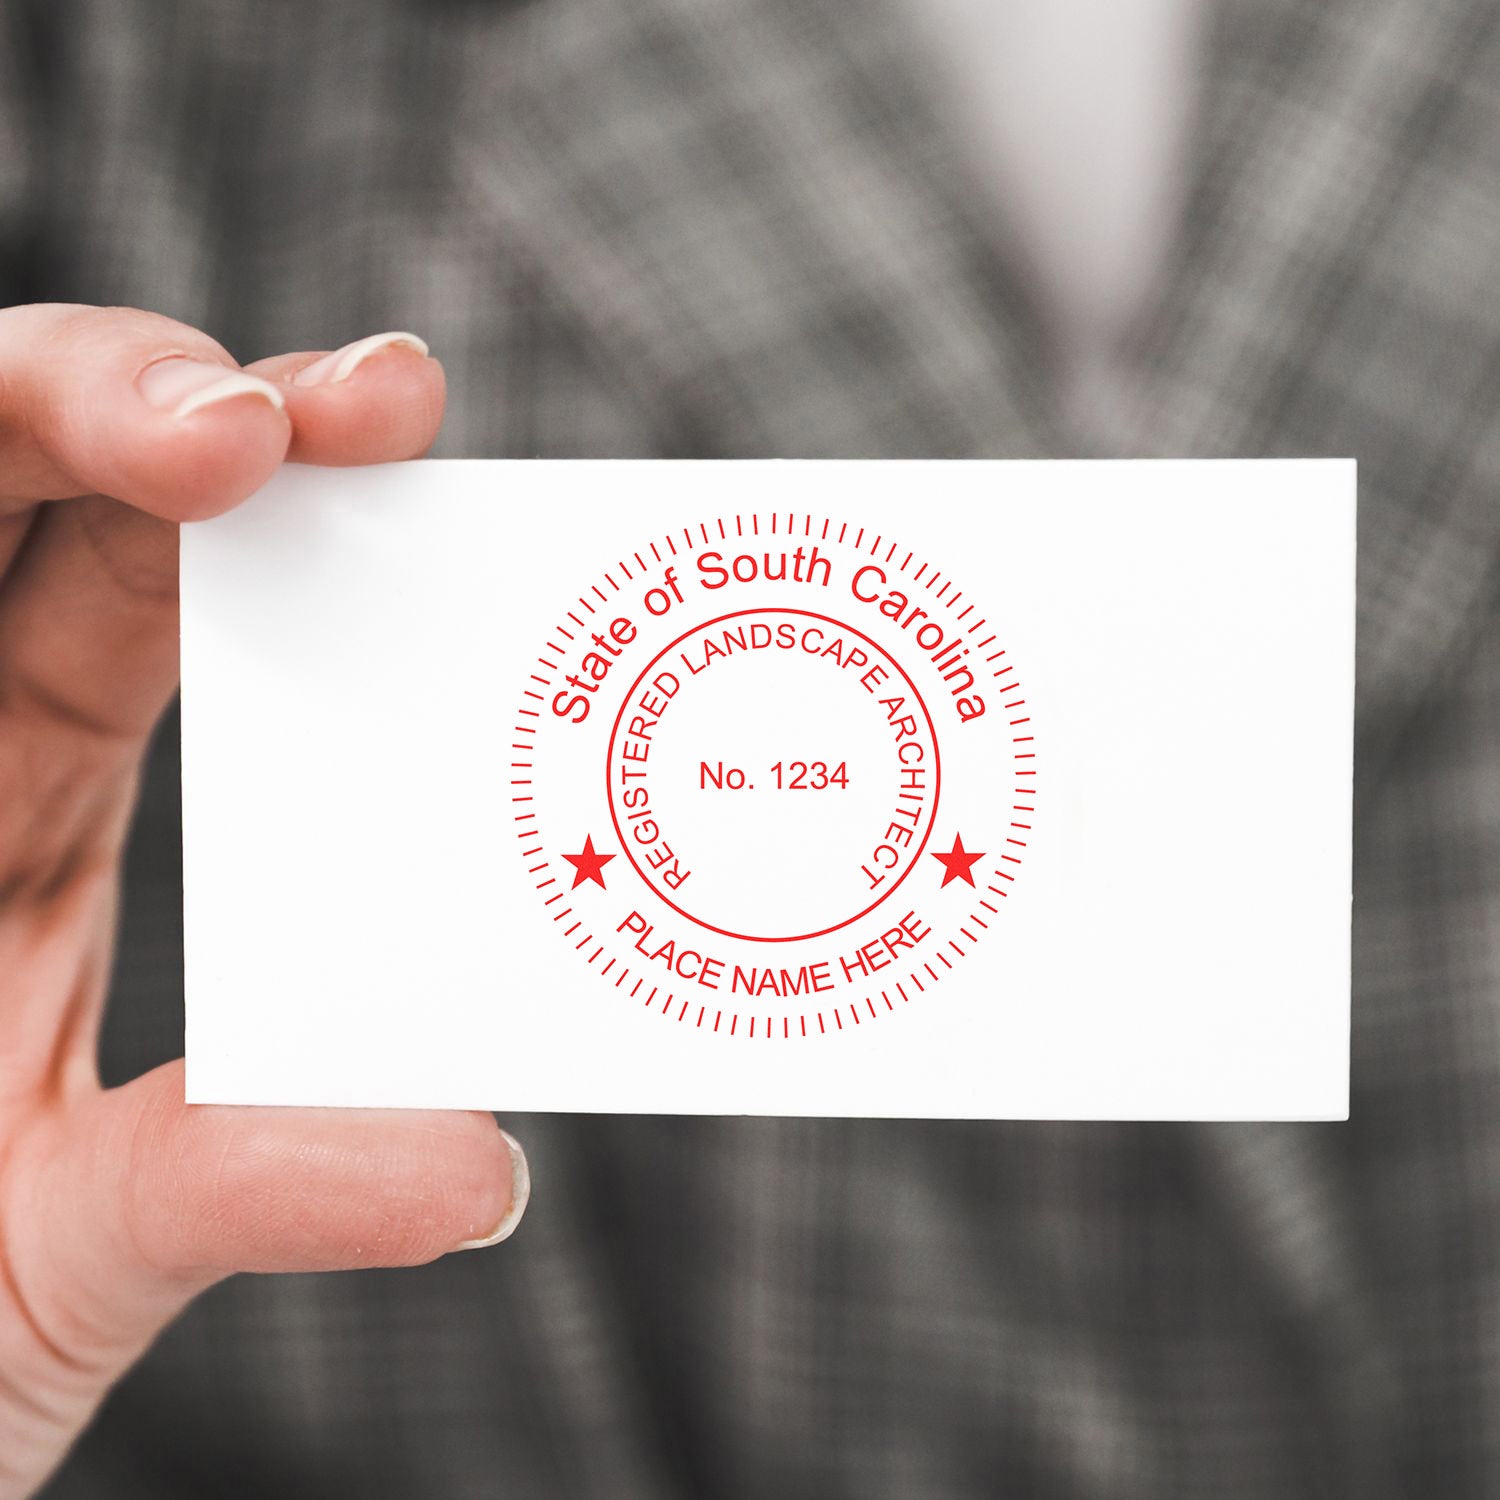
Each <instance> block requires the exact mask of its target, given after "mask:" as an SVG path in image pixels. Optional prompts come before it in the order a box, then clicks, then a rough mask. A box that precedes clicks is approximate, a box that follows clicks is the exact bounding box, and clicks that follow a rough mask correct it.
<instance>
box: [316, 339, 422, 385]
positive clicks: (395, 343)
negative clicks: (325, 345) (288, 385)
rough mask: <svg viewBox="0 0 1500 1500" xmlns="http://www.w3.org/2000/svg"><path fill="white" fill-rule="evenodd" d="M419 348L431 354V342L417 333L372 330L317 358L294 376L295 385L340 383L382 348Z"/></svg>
mask: <svg viewBox="0 0 1500 1500" xmlns="http://www.w3.org/2000/svg"><path fill="white" fill-rule="evenodd" d="M392 348H401V349H415V350H416V351H417V353H418V354H423V355H425V354H426V353H427V343H426V341H425V340H424V339H419V338H418V337H417V336H416V334H414V333H372V334H371V335H370V336H369V338H367V339H356V340H355V341H354V342H353V343H352V344H345V345H344V347H343V348H342V349H335V350H334V351H333V353H332V354H325V355H324V356H323V357H322V359H315V360H314V361H313V362H312V363H311V364H310V365H309V366H308V367H307V368H306V369H305V370H298V371H297V373H296V374H295V375H294V376H292V384H293V385H337V384H338V383H339V381H341V380H347V379H348V378H349V377H350V376H351V375H352V374H353V373H354V372H355V371H356V370H357V369H358V368H359V367H360V366H361V365H362V364H364V362H365V361H366V360H367V359H368V358H369V357H370V356H371V355H372V354H376V353H378V352H379V351H380V350H382V349H392Z"/></svg>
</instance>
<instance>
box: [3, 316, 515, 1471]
mask: <svg viewBox="0 0 1500 1500" xmlns="http://www.w3.org/2000/svg"><path fill="white" fill-rule="evenodd" d="M442 411H443V372H442V368H441V367H440V366H439V365H438V364H437V362H436V361H435V360H432V359H429V358H427V357H426V351H425V349H424V348H423V347H421V345H420V341H419V340H415V339H412V338H410V337H409V336H403V335H390V336H384V337H383V338H375V339H368V340H364V341H362V342H361V343H360V344H354V345H350V346H348V348H347V349H346V350H343V351H339V352H338V353H337V354H334V355H326V356H325V355H320V354H318V353H303V354H286V355H281V356H279V357H277V358H275V359H268V360H263V361H261V362H260V363H259V364H257V365H254V366H252V367H251V368H250V370H249V371H241V370H240V368H239V366H238V365H236V364H235V362H234V361H233V360H232V359H231V358H230V356H229V355H228V354H226V353H225V352H224V350H223V349H221V348H220V347H219V345H218V344H216V343H215V342H214V341H213V340H212V339H210V338H208V337H207V336H206V335H204V334H202V333H199V332H197V331H196V330H195V329H192V328H188V327H185V326H184V325H182V324H180V323H175V322H172V321H171V320H169V319H167V318H162V317H157V316H155V315H153V314H150V313H144V312H137V311H133V310H130V309H120V308H111V309H103V308H88V307H62V306H46V307H17V308H8V309H4V310H0V1500H12V1497H15V1496H20V1495H25V1494H28V1493H30V1492H31V1491H32V1489H34V1488H35V1487H36V1486H37V1485H39V1484H40V1483H41V1481H42V1480H43V1479H44V1478H45V1477H46V1475H47V1474H48V1473H49V1472H50V1471H51V1470H52V1469H53V1467H54V1466H55V1465H56V1464H57V1462H58V1461H59V1459H60V1458H61V1457H62V1455H63V1454H64V1453H65V1452H66V1450H67V1447H68V1445H69V1443H70V1442H71V1441H72V1439H73V1438H74V1437H75V1436H76V1435H77V1433H78V1432H79V1430H80V1429H81V1428H82V1427H83V1426H84V1424H85V1423H86V1422H87V1421H88V1420H89V1417H90V1415H91V1413H92V1412H93V1411H94V1408H95V1407H96V1406H97V1404H98V1402H99V1400H100V1398H101V1397H102V1395H103V1394H104V1392H105V1391H106V1390H107V1389H108V1387H109V1385H110V1384H111V1382H113V1381H114V1380H116V1379H117V1378H118V1377H119V1375H120V1374H121V1373H122V1372H123V1371H124V1370H125V1369H126V1368H127V1366H129V1365H130V1363H131V1362H132V1361H133V1360H135V1359H136V1358H137V1357H138V1356H139V1355H140V1354H141V1352H142V1351H143V1350H144V1349H145V1348H146V1346H147V1344H148V1343H149V1342H150V1340H151V1339H152V1338H153V1337H154V1336H155V1334H156V1333H157V1331H158V1330H159V1329H160V1328H161V1327H162V1326H163V1324H165V1323H166V1322H167V1321H168V1320H169V1319H171V1318H172V1317H173V1316H174V1315H175V1314H176V1313H177V1312H178V1311H179V1310H180V1309H181V1308H182V1306H183V1305H184V1303H186V1302H187V1300H188V1299H189V1298H191V1297H192V1296H194V1295H195V1294H197V1293H198V1292H200V1291H202V1290H203V1289H204V1288H205V1287H207V1286H209V1285H210V1284H212V1283H213V1282H214V1281H216V1280H218V1279H220V1278H221V1277H223V1276H226V1275H228V1274H229V1273H231V1272H233V1271H302V1270H323V1269H335V1268H344V1267H354V1266H369V1265H379V1266H395V1265H413V1264H417V1263H420V1262H423V1261H428V1260H432V1259H435V1258H436V1257H437V1256H439V1255H442V1254H444V1253H445V1252H446V1251H450V1250H454V1249H461V1248H467V1247H468V1246H469V1245H472V1244H478V1243H493V1242H494V1241H495V1240H497V1239H500V1238H504V1236H505V1235H506V1234H508V1233H509V1232H510V1230H511V1229H512V1228H514V1226H515V1223H516V1220H517V1219H518V1218H519V1216H520V1212H521V1210H522V1209H523V1208H524V1206H525V1200H526V1193H527V1177H526V1173H525V1159H524V1157H522V1156H521V1154H520V1151H519V1148H517V1147H515V1146H514V1143H513V1142H511V1141H510V1140H509V1137H507V1136H504V1135H503V1133H502V1132H501V1131H499V1130H498V1129H497V1128H496V1126H495V1124H494V1122H493V1120H491V1119H490V1117H489V1116H488V1115H483V1114H464V1113H428V1112H415V1111H412V1112H407V1111H374V1110H292V1109H228V1108H219V1107H212V1106H197V1107H194V1108H191V1109H189V1108H186V1107H185V1106H184V1104H183V1082H182V1067H181V1064H180V1063H173V1064H169V1065H168V1066H166V1067H162V1068H158V1069H157V1070H156V1071H155V1072H153V1073H150V1074H148V1075H146V1076H145V1077H144V1078H139V1079H137V1080H136V1081H135V1082H133V1083H130V1084H128V1085H126V1086H125V1087H123V1088H119V1089H111V1090H107V1091H106V1090H102V1089H101V1088H100V1086H99V1080H98V1075H97V1071H96V1067H95V1047H96V1038H97V1034H98V1027H99V1018H100V1013H101V1009H102V1005H103V997H104V990H105V985H106V982H107V979H108V974H109V965H110V950H111V945H112V939H113V925H114V916H115V909H116V905H117V901H118V893H119V880H120V856H121V850H122V846H123V844H124V840H125V834H126V829H127V825H128V823H129V819H130V812H131V806H132V802H133V799H134V795H135V788H136V783H137V777H138V773H139V770H140V765H141V759H142V755H143V753H144V750H145V746H146V742H147V738H148V736H149V734H150V731H151V729H152V726H153V725H154V724H155V723H156V721H157V719H158V718H159V716H160V715H161V713H162V710H163V709H164V708H165V706H166V705H167V703H168V701H169V700H170V698H171V696H172V693H173V690H174V688H175V685H176V679H177V523H179V522H182V521H191V520H198V519H201V518H203V517H207V516H212V515H215V514H217V513H219V512H221V511H224V510H227V509H229V508H230V507H231V506H233V505H236V504H237V503H238V502H239V501H241V500H243V499H244V498H245V497H246V496H247V495H249V494H251V493H252V492H253V491H254V490H256V489H258V488H259V487H260V486H261V485H262V484H264V483H265V481H266V480H267V479H268V478H269V477H270V476H271V474H272V472H273V471H274V470H275V469H276V467H277V465H279V464H280V463H281V462H282V461H283V460H284V459H287V458H292V459H296V460H299V461H302V462H307V463H318V464H361V463H375V462H381V461H385V460H390V459H402V458H410V457H414V456H415V455H417V454H420V453H422V452H424V451H425V450H426V448H427V447H428V445H429V444H430V443H431V441H432V439H433V437H434V435H435V434H436V432H437V428H438V423H439V421H440V420H441V418H442Z"/></svg>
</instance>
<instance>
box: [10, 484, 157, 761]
mask: <svg viewBox="0 0 1500 1500" xmlns="http://www.w3.org/2000/svg"><path fill="white" fill-rule="evenodd" d="M177 668H178V662H177V527H176V525H175V524H173V523H172V522H170V521H162V520H158V519H157V518H156V517H155V516H148V515H145V514H144V513H142V512H140V511H133V510H130V509H129V508H128V507H126V506H124V505H121V504H119V503H118V502H117V501H114V500H106V499H104V498H103V497H102V496H100V495H86V496H84V497H82V498H81V499H77V500H65V501H61V502H59V503H57V504H53V505H48V506H45V507H43V508H42V509H41V511H40V512H39V513H38V514H37V515H36V517H35V518H34V519H33V521H32V528H31V533H30V536H29V537H28V539H27V542H26V545H25V549H24V551H23V552H22V554H21V556H20V557H19V558H18V559H17V561H16V564H15V566H14V567H13V568H12V570H11V574H10V577H9V578H7V580H6V585H5V593H4V598H3V601H0V703H3V704H5V705H8V706H9V707H10V708H11V709H12V710H17V709H19V710H20V711H22V712H23V713H24V712H26V711H27V710H31V711H33V712H32V716H33V717H34V718H35V719H36V720H37V721H39V723H40V726H41V729H42V732H44V733H53V734H55V733H56V732H57V731H59V730H60V731H63V732H65V733H68V734H70V735H76V733H77V732H78V731H83V732H84V735H85V737H86V738H87V739H88V740H98V739H100V738H101V737H102V738H106V739H108V740H110V741H114V742H119V745H120V747H121V748H122V749H123V750H124V751H125V752H126V753H130V754H133V753H134V752H135V751H136V750H137V749H138V748H139V746H140V745H141V743H142V742H144V740H145V739H146V737H147V735H149V734H150V732H151V729H152V726H153V725H154V724H155V723H156V721H157V719H158V718H160V716H161V713H162V711H163V709H165V707H166V706H167V704H168V702H169V701H170V700H171V697H172V694H173V692H174V691H175V690H176V686H177ZM52 760H53V763H54V764H55V765H56V766H57V767H58V770H59V771H60V772H61V771H62V770H63V769H64V768H65V766H66V765H67V764H68V763H69V758H68V757H63V756H60V755H54V756H53V757H52Z"/></svg>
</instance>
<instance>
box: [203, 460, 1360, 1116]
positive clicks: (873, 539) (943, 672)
mask: <svg viewBox="0 0 1500 1500" xmlns="http://www.w3.org/2000/svg"><path fill="white" fill-rule="evenodd" d="M1354 480H1355V475H1354V465H1353V463H1352V462H1344V461H1307V462H1302V461H1298V462H1233V463H1188V462H1182V463H1113V462H1111V463H792V462H786V463H525V462H521V463H501V462H448V463H440V462H427V463H411V464H399V465H391V466H388V467H384V468H378V469H359V470H348V469H344V470H318V469H306V468H289V469H287V470H285V471H284V472H283V473H282V474H281V475H279V476H278V477H277V478H276V479H275V480H274V481H273V482H272V483H271V484H270V485H269V486H268V487H267V488H266V489H265V490H264V491H263V492H262V493H261V494H259V495H257V496H255V497H254V498H253V499H251V500H250V501H249V502H248V503H247V504H245V505H244V506H242V507H241V508H240V509H238V510H236V511H234V512H233V513H231V514H229V515H226V516H224V517H222V518H220V519H217V520H214V521H211V522H207V523H205V524H201V525H197V526H193V527H190V528H188V529H187V530H186V531H185V533H184V536H183V546H182V667H183V812H184V852H185V886H186V934H187V938H186V962H187V1006H188V1011H187V1024H188V1036H187V1063H188V1096H189V1098H190V1099H192V1100H194V1101H217V1102H231V1103H251V1104H254V1103H261V1104H273V1103H274V1104H331V1105H411V1106H457V1107H464V1108H482V1109H496V1110H507V1111H509V1110H578V1111H610V1112H614V1111H619V1112H636V1111H639V1112H652V1113H706V1114H740V1113H748V1114H767V1115H854V1116H949V1117H973V1118H986V1117H993V1118H1002V1117H1017V1118H1020V1117H1056V1118H1078V1119H1083V1118H1158V1119H1171V1118H1183V1119H1187V1118H1193V1119H1210V1118H1214V1119H1233V1118H1282V1119H1285V1118H1343V1117H1345V1116H1346V1114H1347V1109H1348V1059H1349V916H1350V847H1351V846H1350V838H1351V827H1350V819H1351V774H1352V741H1353V709H1354V679H1353V668H1354V531H1355V505H1354V488H1355V484H1354Z"/></svg>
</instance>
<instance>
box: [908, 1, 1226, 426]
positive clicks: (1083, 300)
mask: <svg viewBox="0 0 1500 1500" xmlns="http://www.w3.org/2000/svg"><path fill="white" fill-rule="evenodd" d="M905 3H906V4H907V5H908V6H909V7H910V9H911V12H912V15H913V19H914V21H915V24H916V25H917V26H918V27H919V28H920V30H921V32H922V34H923V35H924V36H926V37H927V38H928V39H929V41H930V43H931V45H932V48H933V54H934V57H935V59H936V60H937V63H938V65H939V66H940V68H941V69H942V70H943V71H944V72H945V74H946V75H947V80H948V81H949V82H951V84H952V88H951V90H945V91H944V92H945V97H947V98H949V99H950V100H951V106H952V109H953V111H954V116H955V122H956V124H957V126H958V128H959V130H960V132H961V135H962V137H963V139H964V140H965V141H966V142H967V143H968V144H969V146H970V149H971V150H972V152H973V154H974V159H975V165H976V169H977V176H978V179H979V181H980V182H981V183H982V184H984V185H985V186H986V187H987V188H988V189H989V195H990V199H991V207H992V209H993V211H994V213H995V215H996V222H997V227H998V231H999V232H1000V233H1001V234H1002V235H1004V236H1005V237H1006V239H1007V240H1008V242H1009V247H1010V250H1011V252H1012V254H1014V255H1015V257H1016V259H1017V261H1018V263H1019V264H1020V265H1021V267H1022V268H1023V270H1024V271H1025V272H1026V273H1027V274H1028V276H1029V280H1030V285H1031V288H1032V291H1033V293H1034V295H1035V296H1036V298H1037V301H1038V303H1039V305H1040V308H1041V310H1042V312H1043V314H1044V315H1045V316H1046V317H1047V318H1048V319H1049V320H1050V321H1051V324H1052V327H1053V331H1054V333H1055V336H1056V339H1057V344H1058V350H1059V355H1060V357H1061V359H1062V362H1063V368H1064V373H1065V376H1066V378H1067V380H1068V382H1069V385H1070V389H1071V394H1072V401H1073V404H1074V406H1075V408H1076V411H1077V414H1078V415H1079V416H1080V417H1081V418H1083V419H1084V420H1089V419H1090V418H1091V417H1092V416H1093V415H1094V414H1096V413H1100V412H1101V411H1104V410H1107V409H1108V407H1109V405H1110V389H1109V388H1110V384H1111V381H1112V378H1113V375H1114V360H1115V357H1116V353H1117V351H1118V348H1119V345H1120V341H1121V339H1122V337H1123V336H1124V334H1125V333H1126V331H1127V330H1128V328H1129V326H1130V323H1131V320H1132V318H1133V317H1134V316H1135V315H1136V314H1137V313H1138V312H1139V311H1140V309H1141V307H1142V305H1143V303H1144V302H1145V300H1146V298H1147V296H1148V295H1149V293H1150V292H1151V290H1152V288H1153V286H1154V284H1155V282H1156V279H1157V277H1158V275H1159V274H1160V272H1161V270H1162V268H1163V262H1164V258H1165V255H1166V252H1167V249H1168V247H1169V246H1170V244H1171V241H1172V237H1173V235H1174V233H1175V230H1176V224H1177V219H1178V214H1179V210H1180V207H1181V201H1182V196H1183V191H1184V187H1185V182H1184V179H1185V175H1186V161H1187V155H1188V151H1187V147H1188V135H1189V129H1190V122H1191V118H1192V114H1193V109H1194V106H1195V103H1196V99H1195V89H1194V83H1195V78H1196V75H1197V72H1198V67H1197V64H1198V55H1199V51H1200V47H1201V40H1202V39H1201V35H1200V33H1201V29H1202V28H1201V25H1200V22H1201V19H1202V18H1201V0H905Z"/></svg>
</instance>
